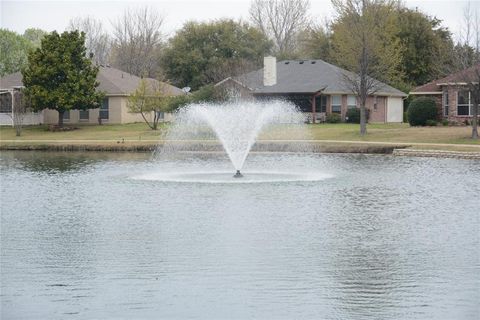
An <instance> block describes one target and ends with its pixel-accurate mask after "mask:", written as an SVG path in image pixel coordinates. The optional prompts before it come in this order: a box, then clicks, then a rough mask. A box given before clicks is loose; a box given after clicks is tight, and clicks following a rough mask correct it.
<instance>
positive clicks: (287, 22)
mask: <svg viewBox="0 0 480 320" xmlns="http://www.w3.org/2000/svg"><path fill="white" fill-rule="evenodd" d="M309 8H310V2H309V0H253V1H252V3H251V4H250V9H249V13H250V19H251V21H252V22H253V24H254V25H255V26H256V27H257V28H259V29H260V30H261V31H262V32H263V33H264V34H265V35H266V36H267V37H268V38H270V39H271V40H273V42H274V45H275V49H274V50H275V52H274V54H275V55H277V56H279V57H286V56H289V55H292V54H294V52H295V48H296V42H297V35H298V33H299V32H300V31H301V30H303V29H304V28H305V27H306V26H307V25H308V21H309V17H308V10H309Z"/></svg>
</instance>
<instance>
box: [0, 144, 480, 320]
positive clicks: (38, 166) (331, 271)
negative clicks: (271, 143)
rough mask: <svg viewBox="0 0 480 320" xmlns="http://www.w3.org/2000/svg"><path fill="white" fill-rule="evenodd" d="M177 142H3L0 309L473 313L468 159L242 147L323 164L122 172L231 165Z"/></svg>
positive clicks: (474, 255) (182, 314)
mask: <svg viewBox="0 0 480 320" xmlns="http://www.w3.org/2000/svg"><path fill="white" fill-rule="evenodd" d="M185 157H187V158H186V159H176V161H172V162H169V163H164V162H162V163H155V162H151V160H150V155H148V154H122V153H99V154H95V153H92V154H90V153H37V152H4V153H2V154H1V159H0V168H1V183H0V188H1V198H0V200H1V207H0V208H1V271H0V272H1V278H0V280H1V296H0V299H1V314H0V315H1V318H2V319H4V318H5V319H68V318H72V319H85V318H87V319H89V318H101V319H109V318H140V319H144V318H150V319H158V318H174V319H178V318H180V319H181V318H188V319H192V318H199V319H213V318H222V319H224V318H241V319H243V318H269V319H270V318H274V319H279V318H283V319H292V318H302V319H477V318H478V317H479V314H480V310H479V306H478V301H479V300H480V296H479V286H480V283H479V282H480V279H479V271H480V270H479V268H480V258H479V248H480V247H479V228H480V227H479V226H480V223H479V215H478V196H479V194H480V188H479V185H478V178H479V177H480V164H479V163H478V162H476V161H469V160H453V159H421V158H416V159H413V158H412V159H410V158H394V157H389V156H365V155H361V156H355V155H342V156H337V155H251V157H250V158H249V159H248V161H247V163H246V167H245V169H244V170H245V173H246V174H247V173H248V172H249V171H250V172H262V171H269V170H270V171H271V170H272V169H273V168H274V169H275V170H277V171H279V172H286V173H291V172H302V174H304V175H308V174H329V175H330V176H331V178H329V179H324V180H319V181H283V182H276V181H272V182H271V183H259V184H256V183H252V184H224V183H223V184H206V183H175V182H165V181H155V180H138V179H135V177H138V176H145V175H146V176H156V175H159V174H160V175H162V174H164V173H168V174H172V173H174V172H185V173H188V172H195V171H198V170H199V168H201V171H202V172H204V171H206V172H208V171H209V170H212V171H215V170H219V171H226V172H229V170H231V167H230V164H229V163H228V159H226V158H225V157H222V156H218V155H214V156H209V157H202V158H200V159H199V158H197V157H196V156H194V155H186V156H185ZM189 157H190V158H189ZM467 173H468V174H467Z"/></svg>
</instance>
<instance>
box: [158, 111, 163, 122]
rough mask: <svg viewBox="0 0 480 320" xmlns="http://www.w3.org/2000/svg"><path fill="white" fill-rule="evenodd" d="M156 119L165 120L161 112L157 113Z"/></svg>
mask: <svg viewBox="0 0 480 320" xmlns="http://www.w3.org/2000/svg"><path fill="white" fill-rule="evenodd" d="M157 118H158V119H159V120H165V113H164V112H162V111H157Z"/></svg>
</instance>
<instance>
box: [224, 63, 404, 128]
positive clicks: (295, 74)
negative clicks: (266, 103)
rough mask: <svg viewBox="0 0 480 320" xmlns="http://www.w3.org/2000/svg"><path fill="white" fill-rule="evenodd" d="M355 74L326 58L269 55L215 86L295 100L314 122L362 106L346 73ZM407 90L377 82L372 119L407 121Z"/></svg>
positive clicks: (370, 99) (370, 101)
mask: <svg viewBox="0 0 480 320" xmlns="http://www.w3.org/2000/svg"><path fill="white" fill-rule="evenodd" d="M346 75H349V76H352V75H353V73H351V72H349V71H347V70H345V69H342V68H340V67H337V66H335V65H332V64H330V63H327V62H325V61H323V60H284V61H279V62H277V61H276V58H275V57H265V58H264V67H263V68H262V69H259V70H256V71H253V72H249V73H246V74H243V75H240V76H237V77H228V78H226V79H224V80H222V81H220V82H219V83H217V84H216V85H215V86H216V87H220V88H224V89H225V90H227V91H228V90H235V91H236V92H237V94H240V95H241V96H251V97H253V98H255V99H275V98H277V99H286V100H288V101H291V102H293V103H295V104H296V105H297V106H298V108H299V109H300V110H301V111H303V112H304V113H305V114H306V115H307V117H308V118H309V119H310V121H312V122H319V121H322V119H325V117H326V115H327V114H331V113H337V114H339V115H340V116H341V117H342V119H343V120H345V117H346V114H347V110H348V109H350V108H359V103H358V101H357V100H358V99H357V97H356V96H355V95H354V93H353V92H352V91H351V90H349V89H348V86H347V85H346V83H345V76H346ZM406 97H407V94H405V93H404V92H402V91H400V90H398V89H395V88H393V87H391V86H389V85H388V84H385V83H382V82H380V81H377V91H376V92H375V94H373V95H371V96H369V97H368V98H367V104H366V108H367V109H368V110H369V122H377V123H392V122H403V100H404V99H405V98H406Z"/></svg>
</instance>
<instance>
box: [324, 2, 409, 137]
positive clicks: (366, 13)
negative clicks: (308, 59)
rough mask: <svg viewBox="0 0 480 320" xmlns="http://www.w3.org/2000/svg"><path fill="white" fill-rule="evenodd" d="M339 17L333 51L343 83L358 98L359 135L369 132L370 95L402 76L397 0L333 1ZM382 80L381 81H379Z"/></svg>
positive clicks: (335, 22)
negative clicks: (367, 106) (383, 84)
mask: <svg viewBox="0 0 480 320" xmlns="http://www.w3.org/2000/svg"><path fill="white" fill-rule="evenodd" d="M332 2H333V4H334V7H335V9H336V11H337V13H338V18H337V20H336V21H334V23H333V25H332V31H333V36H332V51H333V54H334V57H335V60H336V62H337V64H338V65H339V66H341V67H343V68H345V69H347V70H349V71H351V72H352V73H345V74H344V75H343V77H344V84H345V86H346V87H348V88H349V89H350V90H351V91H352V92H353V93H355V94H356V95H357V97H358V100H359V104H360V134H361V135H365V134H366V133H367V117H366V107H365V105H366V101H367V97H368V96H370V95H373V94H374V93H375V92H377V91H379V90H381V89H382V83H381V82H380V81H384V82H387V83H397V82H398V81H400V79H401V72H400V68H401V67H400V63H401V55H400V54H401V50H402V48H401V43H400V41H399V39H398V37H397V36H396V35H397V34H398V19H397V18H398V16H397V15H396V11H395V10H396V8H397V7H398V5H399V2H398V1H396V0H332ZM377 79H378V80H380V81H378V80H377Z"/></svg>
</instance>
